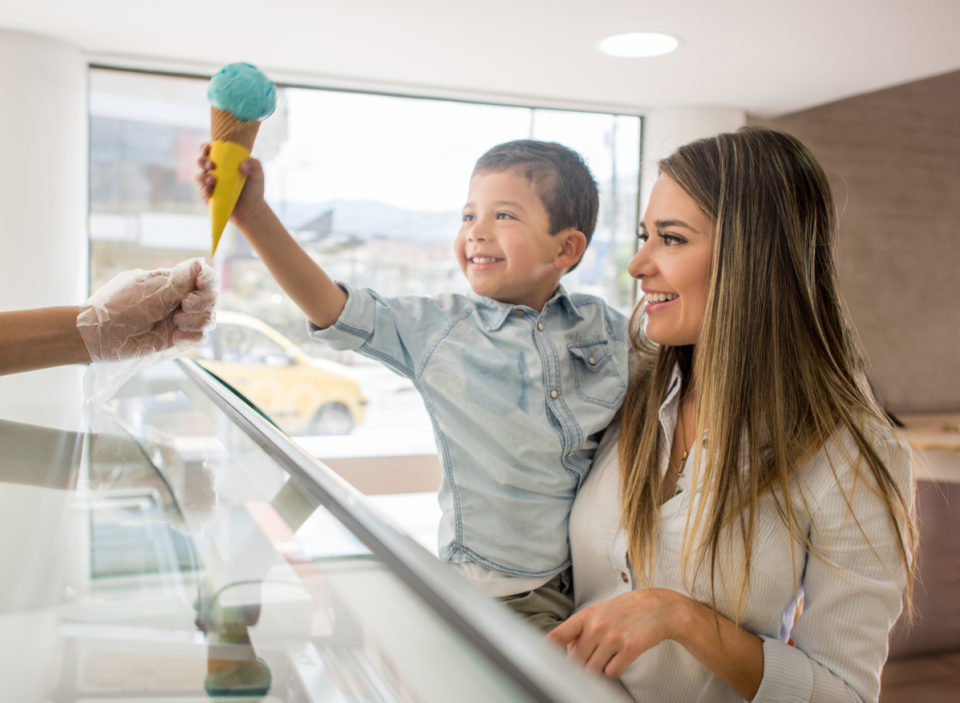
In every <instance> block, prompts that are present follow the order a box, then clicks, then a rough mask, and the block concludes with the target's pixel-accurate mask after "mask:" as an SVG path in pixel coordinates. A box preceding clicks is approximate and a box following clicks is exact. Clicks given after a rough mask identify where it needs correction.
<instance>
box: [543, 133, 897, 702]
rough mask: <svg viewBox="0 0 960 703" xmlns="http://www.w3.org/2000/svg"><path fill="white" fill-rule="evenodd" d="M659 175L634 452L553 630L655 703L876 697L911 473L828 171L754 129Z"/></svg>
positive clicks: (600, 506) (592, 481)
mask: <svg viewBox="0 0 960 703" xmlns="http://www.w3.org/2000/svg"><path fill="white" fill-rule="evenodd" d="M660 174H661V175H660V177H659V179H658V180H657V182H656V185H655V186H654V188H653V191H652V194H651V197H650V203H649V206H648V208H647V211H646V213H645V215H644V220H643V224H642V227H641V231H640V234H639V237H640V240H641V247H640V249H639V251H638V252H637V254H636V256H635V257H634V259H633V260H632V261H631V262H630V266H629V271H630V274H631V275H632V276H633V277H635V278H636V279H637V280H639V281H640V286H641V288H642V290H643V293H644V300H643V301H641V305H640V306H638V308H637V310H636V311H635V314H634V321H633V324H632V328H633V330H634V337H635V340H634V341H635V346H636V348H637V358H636V364H635V368H634V373H633V375H632V378H631V385H630V389H629V392H628V395H627V399H626V401H625V404H624V407H623V410H622V421H621V424H620V432H619V441H618V440H617V439H616V438H614V439H612V440H611V438H610V437H608V438H606V440H605V442H604V444H605V448H602V449H601V452H600V453H598V456H597V459H596V460H595V462H594V467H593V469H592V471H591V473H590V475H589V477H588V478H587V480H586V482H585V483H584V485H583V487H582V488H581V490H580V493H579V495H578V497H577V501H576V503H575V505H574V509H573V513H572V515H571V522H570V539H571V545H572V550H573V566H574V584H575V590H576V600H577V612H576V613H575V614H574V615H573V616H572V617H571V618H570V619H569V620H567V621H566V622H565V623H564V624H562V625H560V626H559V627H558V628H556V629H555V630H554V631H553V632H552V633H551V634H550V638H551V639H552V640H554V641H555V642H557V643H559V644H561V645H565V646H566V647H567V649H568V652H569V653H570V656H572V657H574V658H576V659H578V660H580V661H582V662H584V663H585V665H586V667H587V669H588V670H590V671H593V672H596V673H601V672H602V673H604V674H605V675H607V676H610V677H617V678H620V679H621V681H622V682H623V684H624V685H625V686H626V687H627V689H628V690H629V691H630V693H631V694H632V695H633V696H634V697H635V698H637V699H638V700H649V701H657V702H658V703H662V702H664V701H684V702H686V701H710V702H711V703H712V702H714V701H735V700H741V699H747V700H754V701H778V702H783V701H809V700H817V701H828V700H829V701H832V700H842V701H847V700H876V699H877V697H878V695H879V686H880V671H881V669H882V666H883V662H884V660H885V658H886V653H887V636H888V633H889V630H890V628H891V626H892V625H893V623H894V621H895V620H896V619H897V617H898V615H899V613H900V610H901V605H902V602H903V597H904V594H906V600H907V602H908V603H909V596H910V583H911V579H910V574H911V555H912V552H913V548H914V544H915V527H914V524H913V519H912V510H911V506H912V484H911V473H910V466H909V455H908V451H907V449H906V448H905V447H903V446H901V445H900V444H899V443H898V441H897V439H896V437H895V435H894V433H893V430H892V428H891V427H890V425H889V424H888V422H887V420H886V418H885V415H884V414H883V412H882V411H881V409H880V408H879V407H878V406H877V404H876V402H875V401H874V399H873V397H872V396H871V394H870V391H869V388H868V385H867V382H866V379H865V376H864V370H863V369H864V364H863V360H862V357H861V355H860V353H859V351H858V349H857V346H856V344H855V341H854V337H853V334H852V331H851V329H850V325H849V323H848V321H847V319H846V317H845V315H844V312H843V308H842V305H841V302H840V299H839V293H838V290H837V281H836V274H835V269H834V261H833V248H834V244H835V238H836V224H835V214H834V210H833V202H832V197H831V195H830V189H829V186H828V184H827V182H826V178H825V176H824V174H823V171H822V169H821V168H820V166H819V165H818V164H817V162H816V160H815V159H814V158H813V156H812V154H811V153H810V152H809V151H808V150H807V149H806V147H804V146H803V145H802V144H801V143H800V142H799V141H797V140H796V139H794V138H792V137H789V136H787V135H784V134H781V133H778V132H774V131H771V130H765V129H751V128H748V129H743V130H741V131H739V132H736V133H734V134H722V135H719V136H717V137H715V138H711V139H704V140H700V141H697V142H694V143H692V144H688V145H686V146H684V147H681V148H680V149H679V150H677V152H675V153H674V154H673V155H671V156H670V157H668V158H667V159H665V160H664V161H662V162H661V163H660ZM641 327H642V332H641V331H640V329H641ZM609 434H613V433H608V435H609ZM617 449H618V451H617ZM618 463H619V475H618V469H617V465H618ZM618 503H619V510H618ZM788 638H790V640H791V641H790V642H788V641H787V640H788Z"/></svg>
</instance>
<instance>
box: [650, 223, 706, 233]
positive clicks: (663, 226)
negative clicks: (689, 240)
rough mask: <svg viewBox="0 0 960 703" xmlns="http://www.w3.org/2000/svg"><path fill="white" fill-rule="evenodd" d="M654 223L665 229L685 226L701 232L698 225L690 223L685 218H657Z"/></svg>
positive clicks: (658, 227)
mask: <svg viewBox="0 0 960 703" xmlns="http://www.w3.org/2000/svg"><path fill="white" fill-rule="evenodd" d="M654 224H655V225H656V226H657V229H665V228H667V227H683V228H684V229H688V230H690V231H691V232H697V233H698V234H699V232H700V231H699V230H698V229H697V228H696V227H692V226H691V225H688V224H687V223H686V222H684V221H683V220H657V221H656V222H655V223H654Z"/></svg>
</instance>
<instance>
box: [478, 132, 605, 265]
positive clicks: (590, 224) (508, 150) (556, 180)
mask: <svg viewBox="0 0 960 703" xmlns="http://www.w3.org/2000/svg"><path fill="white" fill-rule="evenodd" d="M511 169H515V170H517V171H518V172H519V173H520V174H521V175H523V176H524V177H525V178H526V179H527V180H529V181H530V182H531V183H533V185H534V187H535V188H536V189H537V194H538V195H539V196H540V200H541V201H542V202H543V206H544V207H545V208H546V210H547V214H548V215H549V216H550V234H556V233H557V232H560V231H562V230H565V229H568V228H570V227H572V228H573V229H578V230H580V231H581V232H583V234H584V236H585V237H586V238H587V246H589V245H590V240H591V239H592V238H593V230H594V229H596V226H597V210H598V209H599V203H600V196H599V193H598V191H597V182H596V181H595V180H594V179H593V174H591V173H590V168H589V167H588V166H587V164H586V163H585V162H584V160H583V157H581V156H580V154H578V153H577V152H575V151H574V150H573V149H570V148H568V147H565V146H563V145H562V144H558V143H556V142H541V141H537V140H534V139H518V140H516V141H512V142H505V143H503V144H498V145H497V146H495V147H493V148H492V149H490V150H489V151H487V153H485V154H484V155H483V156H481V157H480V158H479V159H478V160H477V165H476V166H474V167H473V173H474V175H475V174H477V173H483V172H494V173H495V172H499V171H508V170H511ZM579 263H580V262H579V261H578V262H577V263H576V264H574V265H573V266H571V267H570V268H569V269H568V270H569V271H572V270H573V269H575V268H576V267H577V265H578V264H579Z"/></svg>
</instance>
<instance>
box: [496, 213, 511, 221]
mask: <svg viewBox="0 0 960 703" xmlns="http://www.w3.org/2000/svg"><path fill="white" fill-rule="evenodd" d="M497 219H498V220H513V219H516V218H515V217H514V216H513V215H511V214H510V213H509V212H498V213H497Z"/></svg>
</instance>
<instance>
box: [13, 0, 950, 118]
mask: <svg viewBox="0 0 960 703" xmlns="http://www.w3.org/2000/svg"><path fill="white" fill-rule="evenodd" d="M0 28H5V29H13V30H21V31H27V32H32V33H37V34H43V35H47V36H50V37H54V38H58V39H62V40H65V41H68V42H70V43H72V44H75V45H76V46H78V47H79V48H81V49H82V50H83V51H85V52H86V53H87V54H88V55H89V56H90V57H91V60H93V61H95V62H102V63H110V64H115V65H130V66H136V67H148V68H158V69H164V70H167V69H169V70H181V71H185V72H190V73H211V72H212V71H213V70H215V69H216V68H217V67H219V66H220V65H222V64H225V63H229V62H232V61H248V62H250V63H254V64H256V65H258V66H259V67H260V68H261V69H263V70H264V71H265V72H266V73H267V74H268V75H270V76H271V77H272V78H273V79H274V80H275V81H277V82H295V83H304V84H313V85H326V86H332V87H355V88H361V89H364V88H369V89H374V90H392V91H397V92H413V93H417V94H426V95H436V96H439V97H447V96H453V97H463V98H468V99H469V98H478V99H493V100H502V101H505V102H527V103H530V104H539V105H547V106H549V105H552V104H556V105H569V106H577V107H582V108H591V107H595V108H599V109H617V110H619V109H623V110H626V111H630V112H638V111H644V110H648V109H651V108H662V107H690V106H710V107H733V108H738V109H743V110H746V111H747V112H750V113H752V114H755V115H760V116H771V115H776V114H782V113H785V112H792V111H795V110H798V109H803V108H806V107H812V106H814V105H818V104H822V103H825V102H831V101H834V100H837V99H841V98H844V97H849V96H851V95H857V94H860V93H865V92H870V91H873V90H877V89H880V88H884V87H888V86H892V85H897V84H900V83H905V82H908V81H912V80H916V79H919V78H925V77H929V76H933V75H938V74H941V73H946V72H950V71H954V70H958V69H960V41H957V38H956V33H957V30H958V28H960V1H958V0H716V1H714V0H661V1H660V2H656V3H655V2H643V1H642V0H591V1H588V0H483V1H482V2H477V1H476V0H471V1H470V2H467V1H465V0H231V1H228V0H164V1H163V2H154V3H145V2H140V1H138V0H82V1H78V0H22V1H20V2H15V1H14V0H6V1H5V2H3V4H2V5H0ZM636 31H659V32H666V33H670V34H673V35H675V36H676V37H678V38H679V39H680V42H681V44H680V48H679V50H677V51H676V52H674V53H673V54H670V55H667V56H662V57H658V58H652V59H615V58H610V57H605V56H602V55H600V54H598V53H597V52H596V51H595V49H594V45H595V44H596V43H597V42H598V41H599V40H600V39H602V38H604V37H606V36H609V35H612V34H619V33H624V32H636ZM0 41H2V38H0Z"/></svg>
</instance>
